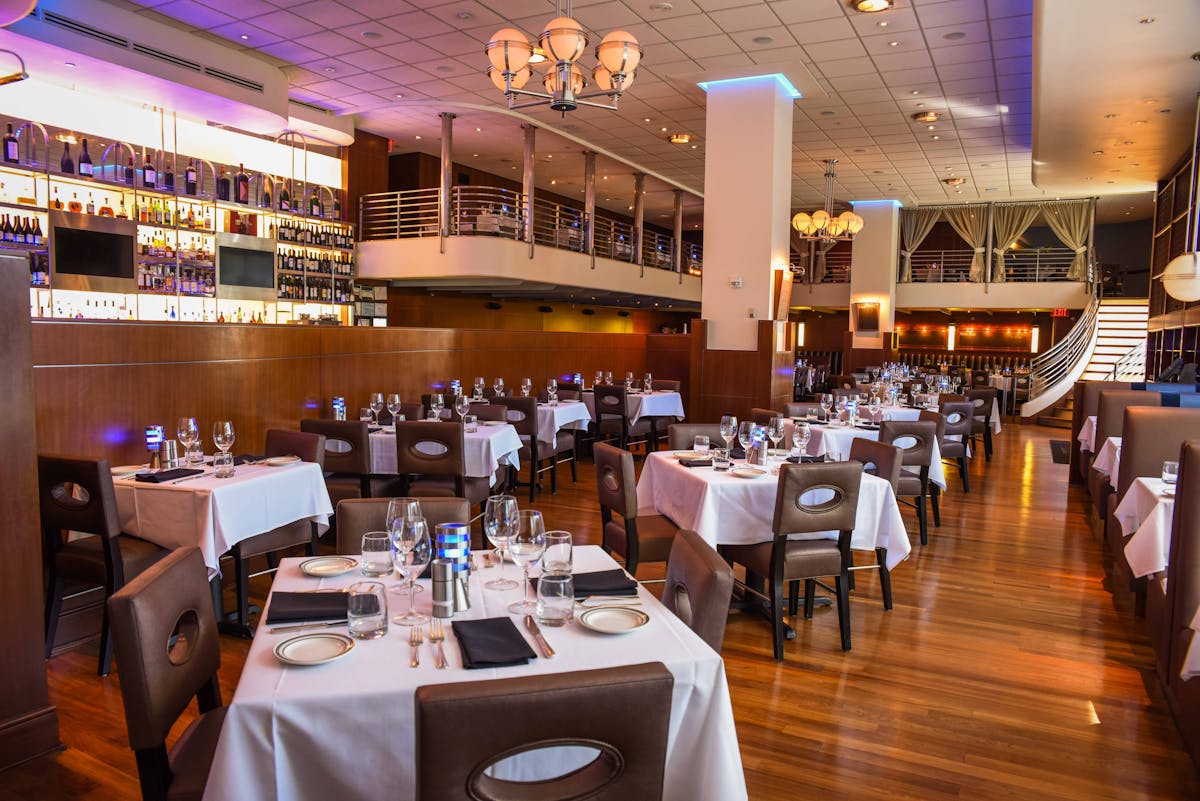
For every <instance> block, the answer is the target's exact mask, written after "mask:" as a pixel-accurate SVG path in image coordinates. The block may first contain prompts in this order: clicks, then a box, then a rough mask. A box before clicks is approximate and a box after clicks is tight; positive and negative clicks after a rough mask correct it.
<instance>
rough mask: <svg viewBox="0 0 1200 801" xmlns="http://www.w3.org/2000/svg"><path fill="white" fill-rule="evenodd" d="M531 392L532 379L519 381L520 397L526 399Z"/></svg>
mask: <svg viewBox="0 0 1200 801" xmlns="http://www.w3.org/2000/svg"><path fill="white" fill-rule="evenodd" d="M532 391H533V379H531V378H522V379H521V397H522V398H528V397H529V393H530V392H532Z"/></svg>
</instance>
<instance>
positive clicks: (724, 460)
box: [710, 448, 732, 473]
mask: <svg viewBox="0 0 1200 801" xmlns="http://www.w3.org/2000/svg"><path fill="white" fill-rule="evenodd" d="M710 453H711V454H712V463H713V470H715V471H717V472H718V473H724V472H725V471H726V470H728V469H729V468H730V467H731V466H732V463H731V462H730V460H729V449H728V448H713V449H712V450H711V451H710Z"/></svg>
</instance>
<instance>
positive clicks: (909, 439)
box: [892, 434, 923, 451]
mask: <svg viewBox="0 0 1200 801" xmlns="http://www.w3.org/2000/svg"><path fill="white" fill-rule="evenodd" d="M892 444H893V445H895V446H896V447H897V448H899V449H900V450H902V451H915V450H917V449H919V448H921V446H922V445H923V443H922V442H921V440H920V439H919V438H918V437H916V436H915V435H913V434H902V435H900V436H898V437H896V438H895V439H894V440H892Z"/></svg>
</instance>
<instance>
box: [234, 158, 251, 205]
mask: <svg viewBox="0 0 1200 801" xmlns="http://www.w3.org/2000/svg"><path fill="white" fill-rule="evenodd" d="M233 183H234V192H235V193H236V194H235V195H234V199H235V200H236V201H237V202H238V203H243V204H249V203H250V176H249V175H247V174H246V165H244V164H239V165H238V171H237V174H236V175H234V176H233Z"/></svg>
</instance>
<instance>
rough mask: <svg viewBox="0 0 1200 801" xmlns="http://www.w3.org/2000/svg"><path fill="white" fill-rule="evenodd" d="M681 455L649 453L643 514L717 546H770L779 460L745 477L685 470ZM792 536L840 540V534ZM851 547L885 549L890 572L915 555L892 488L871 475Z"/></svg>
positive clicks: (641, 490) (641, 493)
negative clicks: (655, 516)
mask: <svg viewBox="0 0 1200 801" xmlns="http://www.w3.org/2000/svg"><path fill="white" fill-rule="evenodd" d="M680 453H687V451H682V452H680V451H657V452H654V453H650V454H647V456H646V461H645V463H644V465H643V466H642V474H641V477H640V478H639V479H638V483H637V500H638V514H661V515H666V516H667V517H668V518H670V519H671V520H672V521H673V522H674V523H675V524H676V525H677V526H679V527H680V528H683V529H690V530H692V531H695V532H696V533H698V534H699V535H700V536H701V537H703V538H704V540H705V541H706V542H708V544H709V545H712V546H713V547H714V548H715V547H716V546H718V545H750V544H754V543H758V542H769V541H770V540H772V539H773V538H774V534H773V533H772V531H771V524H772V519H773V517H774V513H775V499H776V495H777V492H778V486H779V477H778V475H777V474H776V473H777V470H778V467H779V462H777V461H776V462H775V464H774V465H773V467H774V470H771V469H768V470H764V471H763V472H762V474H761V475H758V476H756V477H754V478H743V477H741V476H739V475H738V474H735V473H733V472H732V471H724V472H718V471H716V470H714V469H713V468H712V467H710V466H704V467H688V466H685V465H684V464H683V463H681V462H680V459H679V455H680ZM791 536H792V537H795V538H797V539H821V538H825V539H837V532H836V531H828V532H819V533H810V534H794V535H791ZM850 547H851V548H853V549H855V550H864V551H872V552H874V551H875V549H876V548H886V549H887V560H886V563H887V566H888V568H889V569H891V568H893V567H895V566H896V565H898V564H899V563H900V562H902V561H904V560H905V559H907V558H908V555H909V554H910V553H911V552H912V544H911V543H910V542H909V540H908V531H907V529H906V528H905V526H904V518H903V517H902V516H901V514H900V507H899V506H898V505H897V503H896V494H895V492H893V491H892V485H891V484H890V483H889V482H887V481H885V480H884V479H881V478H879V477H878V476H873V475H870V474H869V473H864V474H863V480H862V485H861V487H860V489H859V494H858V516H857V518H856V520H855V527H854V533H853V535H852V536H851V538H850Z"/></svg>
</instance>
